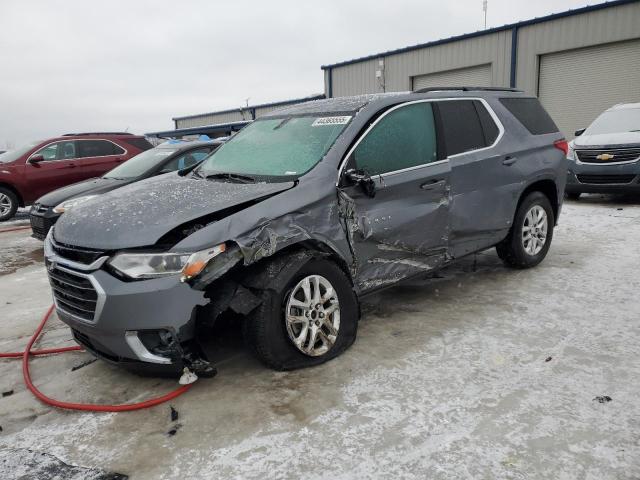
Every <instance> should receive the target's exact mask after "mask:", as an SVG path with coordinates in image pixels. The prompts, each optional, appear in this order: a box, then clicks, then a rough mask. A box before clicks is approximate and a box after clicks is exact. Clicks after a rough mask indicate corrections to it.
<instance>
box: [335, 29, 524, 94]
mask: <svg viewBox="0 0 640 480" xmlns="http://www.w3.org/2000/svg"><path fill="white" fill-rule="evenodd" d="M510 56H511V31H510V30H507V31H502V32H497V33H492V34H488V35H483V36H480V37H475V38H470V39H466V40H460V41H458V42H453V43H446V44H443V45H437V46H433V47H429V48H424V49H420V50H412V51H409V52H404V53H399V54H394V55H389V56H387V57H384V58H383V57H380V58H378V59H370V60H366V61H363V62H358V63H354V64H350V65H343V66H339V67H334V68H332V79H333V85H332V90H333V91H332V94H333V96H334V97H340V96H345V95H357V94H360V93H373V92H382V91H383V84H384V91H387V92H396V91H406V90H411V88H412V86H411V83H412V77H416V76H419V75H425V74H430V73H436V72H445V71H449V70H457V69H462V68H465V67H471V66H477V65H480V64H489V65H491V71H492V77H493V85H494V86H508V85H509V72H510V69H509V65H510ZM381 60H382V61H383V65H382V66H381V65H380V64H379V62H380V61H381ZM376 70H382V71H383V72H384V77H383V78H376ZM326 78H327V76H326V75H325V79H326ZM327 89H328V85H327V83H325V94H326V95H328V93H329V92H328V91H327Z"/></svg>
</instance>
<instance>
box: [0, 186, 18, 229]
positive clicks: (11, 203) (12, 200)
mask: <svg viewBox="0 0 640 480" xmlns="http://www.w3.org/2000/svg"><path fill="white" fill-rule="evenodd" d="M17 210H18V197H17V196H16V194H15V193H13V192H12V191H11V190H9V189H8V188H4V187H0V222H4V221H5V220H9V219H10V218H13V216H14V215H15V214H16V211H17Z"/></svg>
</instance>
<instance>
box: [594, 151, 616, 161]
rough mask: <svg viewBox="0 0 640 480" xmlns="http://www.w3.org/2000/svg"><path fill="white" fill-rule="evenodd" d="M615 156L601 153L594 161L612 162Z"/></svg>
mask: <svg viewBox="0 0 640 480" xmlns="http://www.w3.org/2000/svg"><path fill="white" fill-rule="evenodd" d="M613 157H615V155H611V154H610V153H601V154H600V155H598V156H597V157H596V160H612V159H613Z"/></svg>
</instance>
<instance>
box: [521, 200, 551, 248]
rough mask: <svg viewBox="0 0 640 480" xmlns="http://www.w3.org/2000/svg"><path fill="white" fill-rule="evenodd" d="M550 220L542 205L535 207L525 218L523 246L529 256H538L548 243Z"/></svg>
mask: <svg viewBox="0 0 640 480" xmlns="http://www.w3.org/2000/svg"><path fill="white" fill-rule="evenodd" d="M548 230H549V219H548V217H547V212H546V211H545V209H544V208H542V207H541V206H540V205H534V206H533V207H531V208H530V209H529V211H528V212H527V214H526V215H525V217H524V223H523V225H522V246H523V248H524V251H525V252H527V254H529V255H532V256H533V255H537V254H538V253H540V251H541V250H542V249H543V248H544V245H545V243H546V242H547V232H548Z"/></svg>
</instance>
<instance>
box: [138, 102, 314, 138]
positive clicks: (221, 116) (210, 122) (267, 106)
mask: <svg viewBox="0 0 640 480" xmlns="http://www.w3.org/2000/svg"><path fill="white" fill-rule="evenodd" d="M322 98H325V97H324V94H316V95H311V96H309V97H304V98H296V99H293V100H284V101H280V102H272V103H262V104H259V105H249V106H247V107H244V108H232V109H230V110H220V111H217V112H209V113H199V114H196V115H188V116H184V117H174V118H172V120H173V123H174V125H175V127H176V129H175V130H167V131H162V132H149V133H146V134H145V135H146V136H148V137H155V138H169V137H171V138H179V137H186V136H192V135H202V134H205V135H208V136H209V137H211V138H215V137H224V136H228V135H231V134H232V133H234V132H237V131H238V130H240V129H241V128H242V127H244V126H245V125H246V124H248V123H249V122H251V121H252V120H255V119H256V118H259V117H260V116H262V115H264V114H265V113H269V112H271V111H273V110H276V109H278V108H282V107H286V106H287V105H293V104H295V103H302V102H307V101H309V100H320V99H322Z"/></svg>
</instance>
